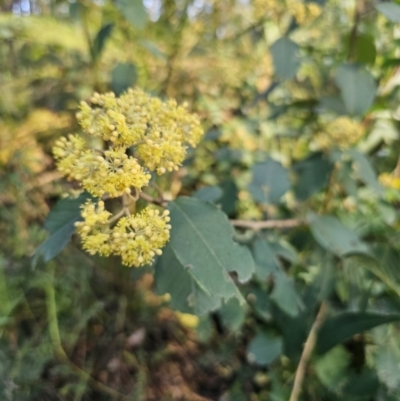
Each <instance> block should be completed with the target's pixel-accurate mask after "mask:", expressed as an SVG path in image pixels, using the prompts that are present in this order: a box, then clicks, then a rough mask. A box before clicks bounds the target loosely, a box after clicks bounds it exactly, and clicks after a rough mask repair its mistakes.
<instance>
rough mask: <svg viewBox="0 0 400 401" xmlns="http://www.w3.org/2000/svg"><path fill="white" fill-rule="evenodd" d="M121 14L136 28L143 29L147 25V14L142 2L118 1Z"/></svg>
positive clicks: (137, 0)
mask: <svg viewBox="0 0 400 401" xmlns="http://www.w3.org/2000/svg"><path fill="white" fill-rule="evenodd" d="M116 4H117V7H118V9H119V11H120V12H121V14H122V15H123V16H124V17H125V18H126V19H127V21H128V22H130V23H131V24H132V25H133V26H134V27H135V28H138V29H143V28H144V27H145V26H146V23H147V12H146V9H145V7H144V4H143V1H142V0H117V3H116Z"/></svg>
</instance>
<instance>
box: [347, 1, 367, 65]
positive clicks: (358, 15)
mask: <svg viewBox="0 0 400 401" xmlns="http://www.w3.org/2000/svg"><path fill="white" fill-rule="evenodd" d="M363 8H364V0H357V3H356V8H355V10H354V18H353V27H352V29H351V32H350V39H349V54H348V60H349V61H354V52H355V49H356V44H357V31H358V25H359V23H360V20H361V11H362V9H363Z"/></svg>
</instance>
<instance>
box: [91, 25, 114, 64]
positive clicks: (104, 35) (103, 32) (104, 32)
mask: <svg viewBox="0 0 400 401" xmlns="http://www.w3.org/2000/svg"><path fill="white" fill-rule="evenodd" d="M113 28H114V24H113V23H110V24H106V25H103V26H102V27H101V28H100V29H99V31H98V32H97V35H96V37H95V38H94V41H93V59H94V60H98V59H99V58H100V56H101V53H102V52H103V50H104V46H105V44H106V41H107V39H108V38H109V37H110V35H111V32H112V31H113Z"/></svg>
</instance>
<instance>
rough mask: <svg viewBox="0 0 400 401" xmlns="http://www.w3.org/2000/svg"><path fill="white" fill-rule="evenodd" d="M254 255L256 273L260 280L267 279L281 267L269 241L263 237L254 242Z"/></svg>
mask: <svg viewBox="0 0 400 401" xmlns="http://www.w3.org/2000/svg"><path fill="white" fill-rule="evenodd" d="M253 255H254V262H255V267H256V271H255V275H256V277H257V278H258V279H259V280H260V281H265V280H267V279H268V278H269V277H271V275H272V274H274V273H276V271H277V270H278V269H279V265H278V261H277V259H276V255H275V252H274V251H273V250H272V248H271V247H270V245H269V243H268V242H267V241H265V240H264V239H262V238H257V239H256V240H255V241H254V243H253Z"/></svg>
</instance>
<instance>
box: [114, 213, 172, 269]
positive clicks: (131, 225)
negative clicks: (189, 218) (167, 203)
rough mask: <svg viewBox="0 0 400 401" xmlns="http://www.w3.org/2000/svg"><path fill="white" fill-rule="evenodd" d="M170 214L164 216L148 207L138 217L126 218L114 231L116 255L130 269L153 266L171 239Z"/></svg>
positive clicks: (121, 220) (123, 218)
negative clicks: (155, 259)
mask: <svg viewBox="0 0 400 401" xmlns="http://www.w3.org/2000/svg"><path fill="white" fill-rule="evenodd" d="M169 221H170V218H169V211H168V210H165V211H164V212H163V214H160V213H159V211H158V210H157V209H155V208H154V207H152V206H148V207H146V208H145V209H143V210H142V211H141V212H140V213H138V214H136V215H134V216H128V217H122V218H121V219H120V220H119V221H118V223H117V225H116V226H115V227H114V229H113V233H112V253H113V254H116V255H120V256H121V258H122V263H123V264H124V265H127V266H136V267H138V266H141V265H145V264H148V263H151V262H152V261H153V260H154V257H155V255H161V254H162V250H161V248H162V247H164V246H165V244H166V243H167V241H168V240H169V234H170V229H171V226H170V225H169V224H168V223H169Z"/></svg>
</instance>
